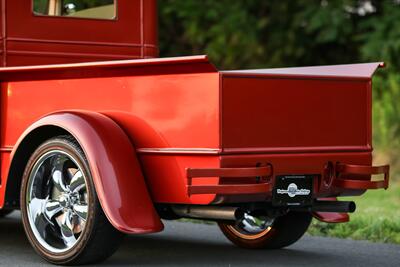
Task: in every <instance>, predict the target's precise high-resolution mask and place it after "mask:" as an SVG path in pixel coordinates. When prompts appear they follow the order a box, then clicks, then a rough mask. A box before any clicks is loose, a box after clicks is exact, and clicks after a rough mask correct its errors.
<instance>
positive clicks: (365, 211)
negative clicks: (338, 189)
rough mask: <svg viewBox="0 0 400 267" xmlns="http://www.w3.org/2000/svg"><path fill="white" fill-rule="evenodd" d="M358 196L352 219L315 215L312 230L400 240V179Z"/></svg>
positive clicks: (377, 240) (364, 238)
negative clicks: (341, 220)
mask: <svg viewBox="0 0 400 267" xmlns="http://www.w3.org/2000/svg"><path fill="white" fill-rule="evenodd" d="M345 199H347V198H343V199H342V200H345ZM349 199H350V198H349ZM354 200H355V202H356V204H357V211H356V212H355V213H353V214H351V215H350V222H348V223H341V224H327V223H322V222H319V221H317V220H315V219H314V220H313V222H312V225H311V227H310V229H309V230H308V233H309V234H311V235H318V236H330V237H339V238H352V239H358V240H370V241H374V242H384V243H395V244H400V182H396V183H395V184H391V186H390V188H389V189H388V190H386V191H385V190H370V191H368V192H367V193H366V194H364V195H363V196H360V197H354Z"/></svg>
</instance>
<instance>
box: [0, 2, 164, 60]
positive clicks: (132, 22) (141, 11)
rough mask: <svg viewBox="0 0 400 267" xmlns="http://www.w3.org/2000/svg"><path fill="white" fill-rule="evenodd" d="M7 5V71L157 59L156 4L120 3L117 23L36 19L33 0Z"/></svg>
mask: <svg viewBox="0 0 400 267" xmlns="http://www.w3.org/2000/svg"><path fill="white" fill-rule="evenodd" d="M2 2H3V3H4V5H5V7H6V9H5V10H6V19H5V20H4V23H5V29H6V34H7V35H6V36H4V38H6V40H7V41H8V42H7V58H6V59H7V60H6V63H5V64H4V66H24V65H38V64H56V63H71V62H87V61H102V60H118V59H132V58H149V57H156V56H158V43H157V37H156V36H157V24H156V22H157V4H156V0H118V1H116V3H117V13H118V15H117V18H116V19H115V20H101V19H85V18H72V17H55V16H35V15H34V14H33V11H32V0H24V1H15V0H2ZM3 17H4V16H3Z"/></svg>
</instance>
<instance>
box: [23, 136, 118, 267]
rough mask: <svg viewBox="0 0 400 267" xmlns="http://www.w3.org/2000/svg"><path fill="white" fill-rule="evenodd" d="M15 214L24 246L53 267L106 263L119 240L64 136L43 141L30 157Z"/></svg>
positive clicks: (81, 159) (77, 152)
mask: <svg viewBox="0 0 400 267" xmlns="http://www.w3.org/2000/svg"><path fill="white" fill-rule="evenodd" d="M21 211H22V220H23V225H24V228H25V232H26V234H27V236H28V239H29V241H30V243H31V244H32V246H33V247H34V248H35V250H36V251H37V252H38V253H39V254H40V255H41V256H42V257H43V258H45V259H46V260H47V261H49V262H51V263H55V264H65V265H71V264H86V263H93V262H97V261H100V260H103V259H106V258H107V257H109V256H110V255H112V254H113V253H114V251H115V250H116V249H117V248H118V245H119V243H120V240H121V238H122V236H123V235H122V233H120V232H118V231H117V230H116V229H115V228H114V227H113V226H112V225H111V224H110V223H109V222H108V220H107V218H106V216H105V215H104V213H103V211H102V209H101V206H100V204H99V200H98V198H97V195H96V191H95V188H94V185H93V182H92V177H91V174H90V170H89V168H88V164H87V161H86V158H85V155H84V153H83V151H82V149H81V148H80V147H79V145H78V144H77V143H76V142H75V141H74V140H73V139H72V138H71V137H69V136H61V137H57V138H53V139H50V140H48V141H46V142H45V143H43V144H42V145H41V146H40V147H39V148H37V149H36V151H35V152H34V153H33V155H32V156H31V158H30V160H29V162H28V164H27V165H26V168H25V172H24V175H23V180H22V187H21Z"/></svg>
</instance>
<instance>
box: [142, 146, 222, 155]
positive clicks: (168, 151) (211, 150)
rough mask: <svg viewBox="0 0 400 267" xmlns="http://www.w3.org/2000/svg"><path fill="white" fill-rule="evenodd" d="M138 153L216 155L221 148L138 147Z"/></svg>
mask: <svg viewBox="0 0 400 267" xmlns="http://www.w3.org/2000/svg"><path fill="white" fill-rule="evenodd" d="M136 152H137V153H138V154H196V155H198V154H200V155H218V154H219V153H220V152H221V150H220V149H218V148H138V149H136Z"/></svg>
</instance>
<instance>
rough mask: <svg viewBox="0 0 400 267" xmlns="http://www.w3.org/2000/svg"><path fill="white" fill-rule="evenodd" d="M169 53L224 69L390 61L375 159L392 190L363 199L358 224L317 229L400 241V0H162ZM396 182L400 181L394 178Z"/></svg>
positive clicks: (381, 92) (377, 87)
mask: <svg viewBox="0 0 400 267" xmlns="http://www.w3.org/2000/svg"><path fill="white" fill-rule="evenodd" d="M158 3H159V13H160V16H159V18H160V23H159V24H160V31H159V34H160V49H161V51H160V52H161V56H163V57H165V56H178V55H194V54H208V55H209V56H210V58H211V60H212V62H214V63H215V64H216V65H217V66H218V67H219V68H221V69H240V68H259V67H285V66H286V67H292V66H307V65H331V64H346V63H358V62H376V61H384V62H385V63H386V65H387V68H386V69H384V70H380V71H378V73H377V75H376V76H375V78H374V81H373V83H374V93H373V98H374V101H373V104H374V106H373V112H374V113H373V114H374V115H373V123H374V129H373V137H374V147H375V152H374V161H375V163H376V164H379V163H387V162H389V163H391V168H392V172H391V175H392V185H391V188H390V189H389V190H388V191H383V190H376V191H369V192H368V193H366V194H365V195H364V196H362V197H359V198H353V199H354V200H356V203H357V206H358V207H359V208H358V211H357V212H356V213H355V214H354V215H351V221H350V223H346V224H325V223H320V222H318V221H316V220H314V221H313V223H312V226H311V228H310V229H309V233H310V234H314V235H322V236H335V237H342V238H349V237H350V238H354V239H368V240H371V241H379V242H390V243H397V244H400V175H399V174H400V160H399V158H400V157H399V154H400V123H399V122H400V107H399V105H398V103H399V102H400V73H399V71H400V60H399V58H400V0H268V1H264V0H218V1H216V0H202V1H200V0H159V1H158ZM393 181H394V182H393Z"/></svg>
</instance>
